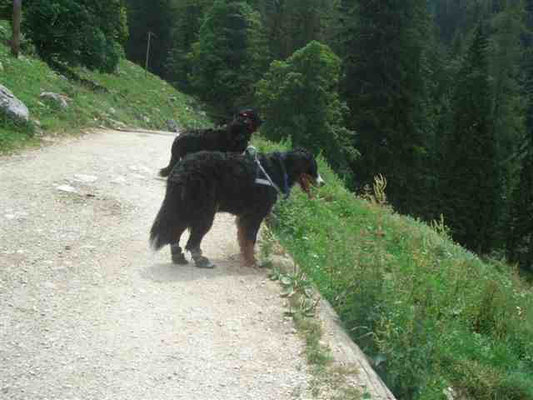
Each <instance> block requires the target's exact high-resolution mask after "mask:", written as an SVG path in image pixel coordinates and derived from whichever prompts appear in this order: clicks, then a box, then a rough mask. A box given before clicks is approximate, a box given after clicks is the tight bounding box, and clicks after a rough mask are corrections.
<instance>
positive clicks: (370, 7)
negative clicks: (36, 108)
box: [0, 0, 533, 269]
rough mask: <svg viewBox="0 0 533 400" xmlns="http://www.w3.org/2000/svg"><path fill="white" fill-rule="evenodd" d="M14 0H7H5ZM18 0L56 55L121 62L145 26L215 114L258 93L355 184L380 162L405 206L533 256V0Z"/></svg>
mask: <svg viewBox="0 0 533 400" xmlns="http://www.w3.org/2000/svg"><path fill="white" fill-rule="evenodd" d="M11 3H12V2H11V1H8V0H0V10H1V12H2V14H5V12H6V9H9V5H10V4H11ZM22 9H23V23H22V32H23V34H24V35H25V41H23V43H22V46H24V45H25V43H26V46H27V47H28V48H29V49H33V50H34V51H35V52H36V53H37V54H38V55H39V56H40V57H41V58H43V59H44V60H46V61H47V62H49V63H50V64H51V65H56V67H61V66H62V65H64V64H68V65H80V64H81V65H84V66H86V67H88V68H93V69H100V70H102V71H113V69H114V68H115V67H116V65H117V63H118V58H119V57H120V54H121V52H122V49H123V48H124V50H125V54H126V56H127V58H129V59H130V60H133V61H135V62H137V63H138V64H140V65H145V62H146V50H147V40H148V37H149V36H150V56H149V59H148V61H149V70H150V71H152V72H154V73H156V74H158V75H160V76H161V77H162V78H164V79H165V80H167V81H169V82H171V83H172V84H174V85H175V86H176V87H178V88H179V89H180V90H182V91H184V92H186V93H188V94H192V95H194V96H196V97H198V98H199V99H200V100H202V101H203V102H204V103H205V104H207V107H208V110H209V112H210V115H211V116H212V117H213V118H214V120H215V121H218V122H223V121H224V120H226V119H227V118H228V117H229V115H230V114H231V112H232V111H233V110H235V108H237V107H240V106H249V105H253V106H255V107H257V108H258V109H259V110H260V112H261V113H262V115H263V117H264V119H265V120H266V123H265V124H264V126H263V128H262V132H263V133H264V134H265V135H266V136H267V137H268V138H271V139H275V140H280V139H287V140H290V141H291V142H292V144H293V145H303V146H305V147H308V148H310V149H312V150H313V151H315V152H322V153H323V155H324V156H325V157H326V158H327V159H328V161H329V162H330V164H331V165H332V166H333V168H334V169H335V170H336V171H337V173H339V174H340V175H341V176H342V177H343V178H344V179H345V181H346V184H347V186H348V187H349V188H351V189H352V190H354V191H360V190H363V189H364V187H365V186H366V185H369V184H371V183H372V181H373V179H374V177H375V176H376V175H378V174H381V175H383V176H384V177H385V178H386V179H387V182H388V186H387V195H388V200H389V202H390V203H391V204H392V205H393V206H394V208H395V209H396V210H397V211H399V212H401V213H404V214H410V215H412V216H416V217H419V218H421V219H423V220H426V221H431V220H436V219H439V220H440V218H441V214H442V216H443V218H444V223H445V224H446V225H447V226H448V227H449V229H450V230H451V233H452V234H453V237H454V238H455V240H457V241H458V242H459V243H461V244H462V245H464V246H466V247H467V248H469V249H471V250H473V251H475V252H478V253H479V254H491V255H496V256H505V257H507V259H508V260H510V261H512V262H517V263H519V264H520V265H521V266H522V267H523V268H524V269H533V0H394V1H387V2H384V1H381V2H379V1H375V0H249V1H228V0H153V1H149V2H148V1H144V0H112V1H103V0H97V1H94V0H91V1H89V0H83V1H76V2H74V1H72V0H54V1H35V0H24V1H23V7H22ZM50 21H54V23H53V24H49V23H48V22H50ZM75 27H78V28H79V29H78V28H76V29H74V28H75ZM128 33H129V34H128ZM32 46H33V47H32Z"/></svg>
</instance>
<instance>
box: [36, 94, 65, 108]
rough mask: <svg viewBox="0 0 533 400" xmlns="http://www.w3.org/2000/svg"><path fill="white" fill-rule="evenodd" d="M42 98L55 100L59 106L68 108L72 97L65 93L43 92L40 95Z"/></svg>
mask: <svg viewBox="0 0 533 400" xmlns="http://www.w3.org/2000/svg"><path fill="white" fill-rule="evenodd" d="M39 97H40V98H41V99H48V100H52V101H55V102H56V103H57V104H59V107H61V108H62V109H66V108H68V102H69V101H70V97H68V96H65V95H64V94H59V93H54V92H42V93H41V95H40V96H39Z"/></svg>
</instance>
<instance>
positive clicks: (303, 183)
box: [298, 174, 313, 199]
mask: <svg viewBox="0 0 533 400" xmlns="http://www.w3.org/2000/svg"><path fill="white" fill-rule="evenodd" d="M312 180H313V178H312V177H311V176H310V175H308V174H300V176H299V178H298V183H299V184H300V187H301V188H302V190H303V191H304V192H305V193H307V196H309V198H310V199H311V198H313V196H312V195H311V189H310V186H311V184H310V182H311V181H312Z"/></svg>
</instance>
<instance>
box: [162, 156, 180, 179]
mask: <svg viewBox="0 0 533 400" xmlns="http://www.w3.org/2000/svg"><path fill="white" fill-rule="evenodd" d="M177 162H178V160H177V159H176V158H174V156H172V158H171V159H170V162H169V163H168V165H167V166H166V167H165V168H161V169H160V170H159V176H162V177H164V178H166V177H167V176H169V175H170V171H172V168H174V165H176V163H177Z"/></svg>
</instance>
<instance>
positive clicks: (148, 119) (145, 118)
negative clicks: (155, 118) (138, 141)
mask: <svg viewBox="0 0 533 400" xmlns="http://www.w3.org/2000/svg"><path fill="white" fill-rule="evenodd" d="M142 120H143V121H144V122H146V123H147V124H149V123H150V118H148V117H147V116H146V115H143V116H142Z"/></svg>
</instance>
